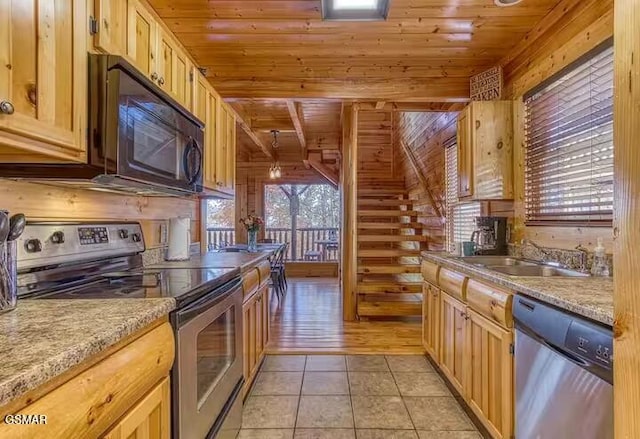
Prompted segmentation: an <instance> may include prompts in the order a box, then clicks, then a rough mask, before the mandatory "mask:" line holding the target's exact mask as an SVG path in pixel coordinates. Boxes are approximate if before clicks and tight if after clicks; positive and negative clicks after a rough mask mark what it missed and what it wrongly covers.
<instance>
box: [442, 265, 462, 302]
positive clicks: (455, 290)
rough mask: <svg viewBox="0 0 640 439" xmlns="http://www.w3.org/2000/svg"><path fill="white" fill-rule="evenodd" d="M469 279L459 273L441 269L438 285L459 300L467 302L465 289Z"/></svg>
mask: <svg viewBox="0 0 640 439" xmlns="http://www.w3.org/2000/svg"><path fill="white" fill-rule="evenodd" d="M466 283H467V277H466V276H465V275H464V274H461V273H458V272H457V271H451V270H448V269H446V268H442V269H440V274H439V275H438V285H440V288H441V289H442V290H444V291H446V292H447V293H449V294H451V295H452V296H453V297H455V298H457V299H459V300H463V301H464V300H465V287H466Z"/></svg>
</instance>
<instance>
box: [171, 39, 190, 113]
mask: <svg viewBox="0 0 640 439" xmlns="http://www.w3.org/2000/svg"><path fill="white" fill-rule="evenodd" d="M173 63H174V67H173V70H174V74H173V86H172V93H173V95H174V97H175V98H176V100H177V101H178V102H180V103H181V104H182V105H184V107H185V108H186V109H188V110H190V111H193V94H192V93H193V79H194V73H193V64H192V63H191V60H190V59H189V57H188V56H187V54H186V53H185V52H183V51H182V50H176V51H175V53H174V59H173Z"/></svg>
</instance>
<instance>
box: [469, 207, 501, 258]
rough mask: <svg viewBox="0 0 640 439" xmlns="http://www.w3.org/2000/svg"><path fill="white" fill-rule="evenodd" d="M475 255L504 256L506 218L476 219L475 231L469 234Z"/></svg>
mask: <svg viewBox="0 0 640 439" xmlns="http://www.w3.org/2000/svg"><path fill="white" fill-rule="evenodd" d="M471 240H472V241H473V242H475V244H476V245H475V247H476V254H477V255H506V254H507V251H508V248H507V218H505V217H501V216H478V217H476V230H474V231H473V233H472V234H471Z"/></svg>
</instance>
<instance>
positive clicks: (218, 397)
mask: <svg viewBox="0 0 640 439" xmlns="http://www.w3.org/2000/svg"><path fill="white" fill-rule="evenodd" d="M242 297H243V296H242V287H241V282H240V280H239V279H237V280H235V281H232V282H230V283H228V284H226V285H224V286H223V287H221V288H220V289H218V290H216V291H215V292H213V293H211V294H209V295H208V296H207V297H204V298H203V299H201V300H199V301H198V302H196V303H194V304H192V305H190V306H188V307H186V308H184V309H182V310H179V311H177V312H176V313H175V315H174V320H173V323H174V324H175V328H176V344H177V346H176V352H177V359H176V364H175V365H174V370H173V386H174V389H173V390H174V408H173V410H174V437H177V438H182V439H185V438H188V439H192V438H193V439H199V438H204V437H206V436H207V433H208V432H209V430H210V429H211V428H212V426H213V425H214V423H215V422H216V420H217V418H218V416H219V415H220V414H221V413H222V412H223V408H224V406H225V404H226V403H227V401H228V400H229V398H230V397H231V396H232V395H233V393H234V389H235V388H236V385H237V384H238V382H239V381H240V380H242Z"/></svg>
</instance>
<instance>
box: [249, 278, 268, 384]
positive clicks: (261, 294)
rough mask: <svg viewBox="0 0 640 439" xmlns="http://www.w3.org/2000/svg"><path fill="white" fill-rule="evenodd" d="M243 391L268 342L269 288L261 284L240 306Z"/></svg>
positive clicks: (258, 365)
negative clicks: (241, 317) (241, 315)
mask: <svg viewBox="0 0 640 439" xmlns="http://www.w3.org/2000/svg"><path fill="white" fill-rule="evenodd" d="M242 314H243V322H242V327H243V335H242V336H243V346H244V348H243V349H244V352H243V356H242V357H243V359H242V363H243V372H244V379H245V385H244V391H243V394H245V395H246V393H247V392H248V391H249V389H250V388H251V384H252V383H253V380H254V379H255V377H256V374H257V372H258V368H259V367H260V364H261V362H262V359H263V357H264V352H265V349H266V347H267V343H268V342H269V287H268V285H267V284H263V285H262V286H260V287H259V288H258V290H257V291H256V292H255V293H254V294H252V295H251V296H249V297H248V298H247V299H246V300H245V303H244V305H243V306H242Z"/></svg>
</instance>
